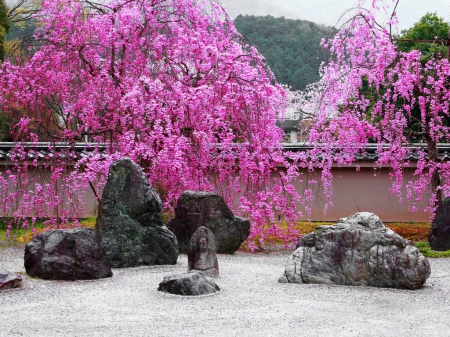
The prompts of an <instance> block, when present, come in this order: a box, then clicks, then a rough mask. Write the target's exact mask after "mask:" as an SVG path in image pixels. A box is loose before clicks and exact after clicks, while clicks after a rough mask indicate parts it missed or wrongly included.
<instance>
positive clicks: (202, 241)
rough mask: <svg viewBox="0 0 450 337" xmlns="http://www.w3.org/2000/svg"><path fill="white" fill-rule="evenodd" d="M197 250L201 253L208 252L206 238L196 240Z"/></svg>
mask: <svg viewBox="0 0 450 337" xmlns="http://www.w3.org/2000/svg"><path fill="white" fill-rule="evenodd" d="M198 249H199V250H200V251H201V252H206V251H207V250H208V239H207V238H206V237H201V238H200V239H199V240H198Z"/></svg>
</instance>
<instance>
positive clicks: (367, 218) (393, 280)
mask: <svg viewBox="0 0 450 337" xmlns="http://www.w3.org/2000/svg"><path fill="white" fill-rule="evenodd" d="M430 272H431V270H430V264H429V262H428V260H427V259H426V258H425V257H424V256H423V254H422V253H420V251H419V250H418V249H417V248H416V247H415V246H414V245H413V243H412V242H411V241H409V240H405V239H404V238H402V237H401V236H400V235H398V234H397V233H395V232H394V231H392V230H390V229H389V228H386V227H385V226H384V224H383V223H382V222H381V220H380V218H379V217H378V216H376V215H375V214H373V213H368V212H360V213H356V214H354V215H352V216H350V217H348V218H344V219H340V220H339V221H338V222H337V223H336V224H335V225H333V226H319V227H317V228H316V229H315V230H314V231H313V232H312V233H310V234H307V235H305V236H304V237H302V239H301V240H300V243H299V247H298V248H297V249H296V250H295V252H294V253H293V254H292V256H291V257H290V258H289V259H288V263H287V264H286V268H285V272H284V274H283V276H282V277H281V278H280V279H279V282H290V283H322V284H339V285H354V286H373V287H387V288H405V289H417V288H420V287H422V285H423V284H424V283H425V281H426V279H427V278H428V277H429V276H430Z"/></svg>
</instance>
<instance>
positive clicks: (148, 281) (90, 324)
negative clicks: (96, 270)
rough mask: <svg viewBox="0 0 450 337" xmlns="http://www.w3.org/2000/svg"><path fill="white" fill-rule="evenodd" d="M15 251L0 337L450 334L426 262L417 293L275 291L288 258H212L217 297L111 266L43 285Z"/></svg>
mask: <svg viewBox="0 0 450 337" xmlns="http://www.w3.org/2000/svg"><path fill="white" fill-rule="evenodd" d="M23 253H24V249H23V247H6V248H5V247H3V248H2V247H0V269H7V270H10V271H13V272H19V273H21V274H22V276H23V279H24V280H23V283H22V286H21V287H20V288H17V289H10V290H5V291H2V292H0V336H33V337H37V336H46V337H51V336H65V337H68V336H90V337H91V336H177V337H182V336H227V337H228V336H258V337H262V336H280V337H281V336H282V337H284V336H300V337H306V336H308V337H311V336H383V337H384V336H396V337H400V336H408V337H411V336H421V337H422V336H427V337H432V336H439V337H442V336H450V319H449V317H450V259H430V263H431V276H430V278H429V279H428V280H427V283H426V284H425V286H424V287H423V288H421V289H419V290H414V291H410V290H396V289H381V288H370V287H346V286H327V285H316V284H302V285H299V284H280V283H278V278H279V277H280V275H281V274H282V273H283V271H284V265H285V262H286V259H287V257H288V256H289V252H276V253H270V254H262V253H258V254H250V253H243V252H237V253H236V254H234V255H219V256H218V260H219V269H220V275H221V276H220V277H219V278H218V279H217V280H216V282H217V284H218V285H219V287H220V288H221V291H220V292H219V293H217V294H214V295H208V296H199V297H182V296H176V295H169V294H165V293H161V292H159V291H157V288H158V284H159V282H161V281H162V279H163V277H164V276H165V275H170V274H175V273H182V272H184V271H186V269H187V257H186V255H180V257H179V258H178V263H177V264H176V265H173V266H170V265H166V266H152V267H137V268H128V269H113V273H114V275H113V277H111V278H107V279H101V280H95V281H75V282H62V281H44V280H40V279H35V278H30V277H28V276H27V275H26V274H25V269H24V267H23Z"/></svg>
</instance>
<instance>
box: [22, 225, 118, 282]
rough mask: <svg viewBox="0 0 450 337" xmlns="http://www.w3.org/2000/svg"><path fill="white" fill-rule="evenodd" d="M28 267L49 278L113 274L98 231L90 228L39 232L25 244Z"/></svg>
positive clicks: (102, 276)
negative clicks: (101, 245)
mask: <svg viewBox="0 0 450 337" xmlns="http://www.w3.org/2000/svg"><path fill="white" fill-rule="evenodd" d="M25 270H26V271H27V274H28V275H30V276H36V277H39V278H42V279H50V280H69V281H74V280H92V279H99V278H105V277H111V276H112V272H111V268H110V266H109V264H108V262H107V261H106V258H105V256H104V255H103V252H102V249H101V247H100V243H99V240H98V236H97V233H96V232H95V230H93V229H91V228H77V229H64V230H63V229H55V230H49V231H45V232H43V233H40V234H38V235H37V236H36V237H35V238H34V239H33V240H31V241H30V242H29V243H28V244H27V245H26V246H25Z"/></svg>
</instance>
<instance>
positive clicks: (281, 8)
mask: <svg viewBox="0 0 450 337" xmlns="http://www.w3.org/2000/svg"><path fill="white" fill-rule="evenodd" d="M102 1H105V0H102ZM218 1H219V2H220V3H221V4H223V5H224V6H225V7H226V9H227V11H228V13H229V14H230V16H231V17H232V18H235V17H236V16H237V15H239V14H243V15H259V16H261V15H262V16H265V15H272V16H275V17H279V16H284V17H286V18H289V19H301V20H308V21H313V22H316V23H322V24H325V25H329V26H335V25H336V23H337V21H338V20H339V17H340V16H341V15H342V14H343V13H344V12H345V11H346V10H348V9H350V8H352V7H354V5H355V4H356V2H357V1H356V0H218ZM390 1H392V0H386V2H390ZM15 2H17V0H6V3H8V4H11V3H15ZM366 2H367V3H369V4H370V3H371V2H372V1H370V0H367V1H366ZM427 12H436V13H437V14H438V15H439V16H440V17H443V18H444V19H445V20H446V21H450V0H400V2H399V5H398V7H397V15H398V18H399V21H400V24H399V28H400V29H406V28H409V27H411V26H412V25H413V24H414V23H415V22H417V21H418V20H419V19H420V18H421V17H422V16H423V15H424V14H425V13H427ZM380 19H381V20H383V18H380Z"/></svg>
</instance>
